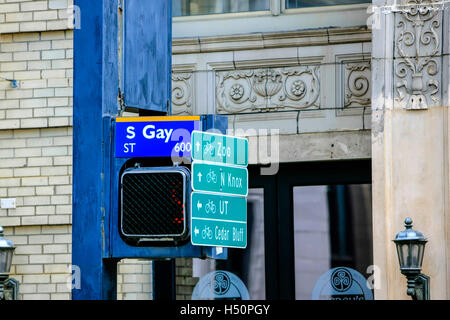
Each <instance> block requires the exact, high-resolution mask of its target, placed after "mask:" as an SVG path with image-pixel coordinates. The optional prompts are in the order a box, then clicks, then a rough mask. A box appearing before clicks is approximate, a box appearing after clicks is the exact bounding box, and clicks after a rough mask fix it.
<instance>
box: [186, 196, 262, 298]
mask: <svg viewBox="0 0 450 320" xmlns="http://www.w3.org/2000/svg"><path fill="white" fill-rule="evenodd" d="M247 232H248V234H247V248H246V249H236V248H228V259H226V260H212V259H206V260H200V259H194V261H193V273H192V275H193V277H195V278H197V277H198V278H199V279H200V278H202V277H203V276H205V275H206V274H207V273H209V272H212V271H216V270H225V271H229V272H231V273H233V274H235V275H236V276H238V277H239V278H240V279H241V280H242V282H243V283H244V284H245V286H246V287H247V290H248V293H249V296H250V300H264V299H266V280H265V279H266V278H265V277H266V270H265V248H264V189H263V188H251V189H249V190H248V197H247ZM192 289H193V288H192ZM189 294H191V293H190V292H189Z"/></svg>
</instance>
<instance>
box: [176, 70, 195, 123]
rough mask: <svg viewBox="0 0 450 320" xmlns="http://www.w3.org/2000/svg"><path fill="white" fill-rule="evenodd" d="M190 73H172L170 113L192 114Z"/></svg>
mask: <svg viewBox="0 0 450 320" xmlns="http://www.w3.org/2000/svg"><path fill="white" fill-rule="evenodd" d="M191 82H192V73H173V74H172V114H173V115H179V114H192V95H193V94H192V83H191Z"/></svg>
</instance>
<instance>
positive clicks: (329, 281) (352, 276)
mask: <svg viewBox="0 0 450 320" xmlns="http://www.w3.org/2000/svg"><path fill="white" fill-rule="evenodd" d="M311 299H312V300H373V294H372V290H371V289H370V288H369V286H368V284H367V280H366V278H364V277H363V275H361V274H360V273H359V272H358V271H356V270H354V269H352V268H347V267H338V268H333V269H331V270H328V271H327V272H325V273H324V274H322V275H321V276H320V278H319V279H318V280H317V282H316V284H315V286H314V289H313V292H312V296H311Z"/></svg>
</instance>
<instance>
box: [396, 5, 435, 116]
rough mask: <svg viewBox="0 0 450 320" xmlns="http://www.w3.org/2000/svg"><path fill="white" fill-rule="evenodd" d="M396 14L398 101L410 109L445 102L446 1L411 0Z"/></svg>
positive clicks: (423, 107) (426, 107)
mask: <svg viewBox="0 0 450 320" xmlns="http://www.w3.org/2000/svg"><path fill="white" fill-rule="evenodd" d="M400 8H401V9H400V10H399V11H398V12H396V14H395V44H396V45H395V60H396V61H395V63H394V77H395V100H396V102H397V103H399V104H400V105H401V106H402V107H403V108H405V109H408V110H416V109H428V107H431V106H439V105H440V102H441V98H440V94H441V87H440V77H441V72H440V69H441V61H440V57H439V56H440V53H441V37H442V36H441V32H442V31H441V26H442V1H439V0H409V1H405V4H404V5H403V6H401V7H400Z"/></svg>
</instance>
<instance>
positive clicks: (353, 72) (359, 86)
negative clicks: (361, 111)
mask: <svg viewBox="0 0 450 320" xmlns="http://www.w3.org/2000/svg"><path fill="white" fill-rule="evenodd" d="M344 66H345V79H346V81H345V98H344V107H351V106H358V107H359V106H370V104H371V99H370V80H369V79H370V77H371V75H370V71H371V70H370V64H369V63H364V62H361V63H351V64H346V65H344Z"/></svg>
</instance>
